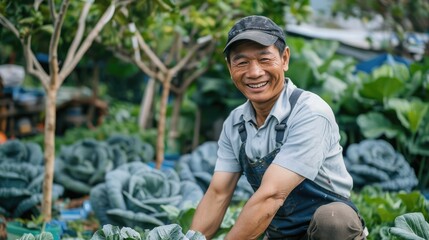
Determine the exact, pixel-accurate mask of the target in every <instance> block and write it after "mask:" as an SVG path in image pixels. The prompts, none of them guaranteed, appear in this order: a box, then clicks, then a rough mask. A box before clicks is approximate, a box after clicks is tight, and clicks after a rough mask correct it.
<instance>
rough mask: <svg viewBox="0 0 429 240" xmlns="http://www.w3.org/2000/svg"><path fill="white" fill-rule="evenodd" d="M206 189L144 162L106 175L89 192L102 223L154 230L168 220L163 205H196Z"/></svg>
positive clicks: (123, 166)
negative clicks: (102, 181)
mask: <svg viewBox="0 0 429 240" xmlns="http://www.w3.org/2000/svg"><path fill="white" fill-rule="evenodd" d="M202 196H203V191H202V190H201V189H200V188H199V187H198V185H197V184H195V183H193V182H190V181H180V179H179V176H178V175H177V173H176V172H175V171H174V170H173V169H166V170H162V171H161V170H158V169H154V168H151V167H150V166H148V165H147V164H145V163H142V162H130V163H126V164H124V165H122V166H120V167H118V168H117V169H115V170H113V171H110V172H108V173H107V174H106V177H105V182H104V183H101V184H98V185H97V186H95V187H94V188H93V189H92V190H91V192H90V202H91V206H92V209H93V210H94V213H95V215H96V216H97V218H98V219H99V221H100V223H101V224H102V225H105V224H112V225H117V226H128V227H136V226H137V227H141V228H143V229H151V228H153V227H156V226H161V225H165V224H167V223H168V222H169V219H168V214H167V212H165V211H164V209H163V206H164V205H172V206H175V207H178V208H179V209H182V208H184V207H187V206H190V205H196V204H197V203H198V202H199V201H200V200H201V198H202Z"/></svg>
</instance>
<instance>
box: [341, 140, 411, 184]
mask: <svg viewBox="0 0 429 240" xmlns="http://www.w3.org/2000/svg"><path fill="white" fill-rule="evenodd" d="M344 160H345V163H346V167H347V169H348V171H349V172H350V174H351V175H352V177H353V183H354V185H355V186H356V187H358V188H361V187H363V186H366V185H373V186H379V187H381V188H382V189H383V190H386V191H399V190H404V191H410V190H411V189H412V188H413V187H415V186H417V184H418V180H417V177H416V174H415V172H414V170H413V168H411V166H410V164H409V163H408V162H407V161H406V160H405V158H404V156H403V155H402V154H400V153H398V152H396V151H395V149H394V148H393V147H392V145H391V144H390V143H388V142H386V141H385V140H381V139H378V140H377V139H366V140H364V141H362V142H360V143H359V144H356V143H355V144H351V145H350V146H349V147H348V149H347V151H346V155H345V158H344Z"/></svg>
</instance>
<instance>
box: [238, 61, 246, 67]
mask: <svg viewBox="0 0 429 240" xmlns="http://www.w3.org/2000/svg"><path fill="white" fill-rule="evenodd" d="M246 64H247V62H246V61H241V62H238V63H237V65H238V66H243V65H246Z"/></svg>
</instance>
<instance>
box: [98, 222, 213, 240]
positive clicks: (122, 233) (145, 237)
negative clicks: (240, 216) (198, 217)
mask: <svg viewBox="0 0 429 240" xmlns="http://www.w3.org/2000/svg"><path fill="white" fill-rule="evenodd" d="M105 239H106V240H107V239H118V240H122V239H124V240H125V239H127V240H157V239H171V240H205V239H206V238H205V237H204V236H203V235H202V234H201V233H196V234H194V235H193V236H192V237H189V238H188V235H186V236H185V234H183V232H182V228H181V226H180V225H177V224H169V225H164V226H159V227H156V228H154V229H152V230H150V231H149V230H146V231H144V232H142V233H139V232H138V231H136V230H134V229H132V228H128V227H122V228H121V229H120V228H119V227H117V226H113V225H110V224H106V225H104V226H103V228H102V229H101V230H98V231H97V232H96V233H95V234H94V235H93V236H92V238H91V240H105Z"/></svg>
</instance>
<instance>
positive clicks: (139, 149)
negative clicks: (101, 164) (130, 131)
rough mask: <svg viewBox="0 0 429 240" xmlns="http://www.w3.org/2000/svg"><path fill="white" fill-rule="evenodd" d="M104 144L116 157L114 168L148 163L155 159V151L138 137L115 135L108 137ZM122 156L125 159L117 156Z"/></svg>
mask: <svg viewBox="0 0 429 240" xmlns="http://www.w3.org/2000/svg"><path fill="white" fill-rule="evenodd" d="M106 142H107V143H108V144H109V146H111V147H112V148H115V149H117V150H118V151H114V153H115V154H116V155H117V157H116V162H115V165H116V166H120V165H122V164H124V163H127V162H150V161H152V160H153V159H154V157H155V149H154V148H153V146H152V145H150V144H149V143H146V142H143V141H142V140H141V139H140V138H139V137H138V136H129V135H124V134H115V135H112V136H111V137H109V138H108V139H107V140H106ZM120 154H123V155H124V156H125V157H122V156H119V155H120Z"/></svg>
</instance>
